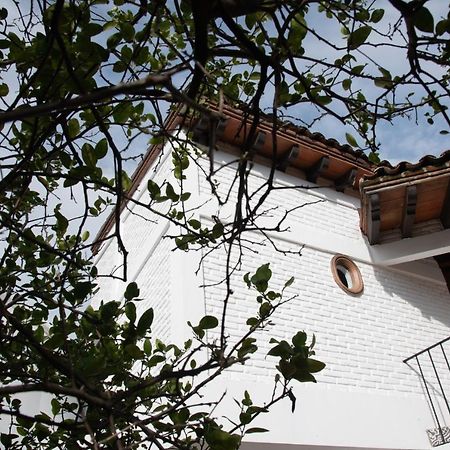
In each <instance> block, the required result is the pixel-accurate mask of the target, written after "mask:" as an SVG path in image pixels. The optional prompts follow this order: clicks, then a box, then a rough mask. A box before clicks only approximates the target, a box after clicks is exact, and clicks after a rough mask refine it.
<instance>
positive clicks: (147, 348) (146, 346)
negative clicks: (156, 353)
mask: <svg viewBox="0 0 450 450" xmlns="http://www.w3.org/2000/svg"><path fill="white" fill-rule="evenodd" d="M144 353H145V354H146V355H147V356H150V355H151V354H152V343H151V342H150V339H146V340H145V341H144Z"/></svg>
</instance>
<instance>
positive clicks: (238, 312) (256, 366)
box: [98, 153, 450, 448]
mask: <svg viewBox="0 0 450 450" xmlns="http://www.w3.org/2000/svg"><path fill="white" fill-rule="evenodd" d="M221 158H223V161H225V162H228V161H230V160H231V159H232V158H231V157H230V156H227V155H224V154H220V153H218V154H217V156H216V160H217V161H219V163H218V164H220V161H221ZM158 164H159V166H157V169H156V171H155V168H153V169H151V170H150V171H149V174H148V176H147V177H145V178H144V180H143V181H142V186H141V189H142V191H141V192H143V193H142V201H143V202H144V203H145V199H146V196H147V194H146V193H145V187H146V184H147V180H148V178H149V177H153V176H155V175H154V174H155V173H156V178H155V180H156V181H158V182H160V181H162V180H163V179H165V178H167V177H169V176H170V158H165V159H163V160H162V161H160V162H159V163H158ZM202 166H203V168H204V169H205V170H207V162H203V163H202ZM196 173H197V175H196V176H194V181H192V180H191V181H190V183H191V185H190V186H189V189H190V190H191V192H192V194H193V195H192V200H191V201H192V204H201V203H202V202H203V201H204V200H205V199H209V198H210V190H209V185H208V183H207V182H206V181H205V179H204V172H202V171H201V170H196ZM266 173H267V169H266V168H264V167H259V166H255V170H254V174H255V175H254V176H252V177H251V179H250V181H249V188H250V190H253V191H254V190H256V189H257V188H258V187H259V186H260V185H261V184H262V183H263V182H264V180H265V176H266V175H265V174H266ZM191 175H192V173H191ZM233 176H234V170H233V168H232V166H230V167H229V168H228V169H222V170H220V171H219V172H218V173H217V174H216V175H215V179H216V180H217V182H218V183H219V192H220V193H221V194H222V195H225V193H226V192H227V186H229V185H230V183H231V181H232V179H233ZM292 178H293V177H292V176H286V175H284V174H282V173H278V174H277V186H284V187H287V186H292ZM298 182H299V184H304V185H307V186H308V187H309V189H301V188H299V189H280V190H278V191H276V192H274V193H272V194H271V196H270V197H269V199H268V201H267V202H266V203H265V207H264V209H266V210H268V211H269V212H268V215H269V216H270V217H269V218H268V219H262V220H268V221H269V222H270V223H275V222H276V220H277V217H278V218H279V217H281V216H282V215H283V213H284V211H285V210H286V209H287V210H289V209H294V208H296V207H298V206H299V205H305V206H304V207H301V208H298V209H295V210H294V211H293V212H292V213H291V215H290V218H289V220H288V221H286V223H285V225H286V227H291V229H292V230H293V232H291V233H284V234H283V236H282V237H281V238H280V237H277V236H274V237H273V239H274V242H275V243H276V245H277V246H279V247H281V248H285V249H289V250H294V251H295V250H297V251H298V250H300V249H301V248H302V247H303V245H304V244H306V245H305V246H304V247H303V249H302V251H301V255H299V254H288V255H283V254H281V253H279V252H277V251H275V250H274V248H273V246H272V245H271V244H270V243H269V242H267V240H263V239H262V238H261V236H258V235H256V234H252V235H249V236H248V237H249V238H250V239H252V240H253V241H255V242H258V244H255V245H253V246H252V251H246V252H245V254H244V259H243V270H242V271H241V272H239V273H236V274H235V276H234V278H233V290H234V294H233V296H232V298H231V301H230V304H229V309H228V321H227V332H228V334H229V336H230V338H229V339H230V342H231V341H233V339H235V338H236V337H237V336H241V335H242V334H243V332H244V330H246V329H248V327H247V326H246V325H245V320H246V319H247V318H248V317H249V316H251V315H252V313H253V312H254V311H256V309H257V307H258V304H257V302H256V301H255V298H254V295H253V294H252V293H250V292H249V290H248V289H247V287H246V286H245V284H244V282H243V281H242V276H243V274H244V273H245V272H252V271H254V270H256V268H257V267H258V266H259V265H260V264H263V263H267V262H270V264H271V268H272V270H273V273H274V278H273V283H274V285H275V286H278V287H279V288H280V287H281V286H282V285H283V283H284V282H285V281H286V280H287V279H289V278H290V277H291V276H294V277H295V283H294V284H293V285H292V286H291V287H290V288H289V289H288V290H287V294H286V295H292V296H293V297H294V298H293V299H292V300H291V301H290V302H289V303H288V304H286V305H285V306H284V307H283V308H282V309H281V310H280V311H279V312H278V314H277V315H276V316H275V318H274V322H275V323H276V324H275V326H274V327H273V329H272V330H271V332H270V333H269V334H267V333H266V334H263V335H262V336H260V352H259V353H258V354H257V355H256V356H255V357H254V358H253V359H252V361H251V362H250V363H249V364H248V365H246V366H239V367H234V368H232V369H231V370H230V373H229V375H228V376H227V377H228V379H229V380H231V381H233V380H235V381H237V382H239V383H243V382H244V381H245V383H246V384H249V387H250V388H251V385H252V384H254V383H255V382H258V383H259V382H260V383H269V381H270V380H271V379H272V378H273V375H274V373H275V372H274V369H273V366H274V360H273V359H271V358H270V357H266V356H265V355H266V353H267V350H268V348H269V344H268V340H269V338H270V337H272V336H273V337H275V338H279V339H282V338H283V339H286V338H289V337H290V336H292V335H293V334H295V332H296V331H298V330H305V331H306V332H307V333H308V334H309V335H312V333H315V335H316V338H317V357H318V359H320V360H323V361H324V362H326V363H327V368H326V369H325V370H324V371H323V372H322V373H321V374H319V375H318V376H317V378H318V381H319V383H320V384H321V385H322V388H323V389H325V390H328V391H329V392H331V391H330V390H332V391H333V390H335V392H336V393H339V392H348V395H350V394H351V392H355V393H356V392H357V393H358V395H360V394H361V393H363V394H364V393H367V395H370V396H371V397H370V398H371V399H372V400H370V401H375V400H376V402H379V397H377V395H378V396H380V398H381V397H383V398H384V397H393V398H394V397H395V398H396V399H399V398H402V397H403V398H409V396H414V401H415V402H416V403H417V404H418V405H422V404H423V406H424V408H423V411H422V412H421V414H423V417H422V416H421V417H420V418H419V419H417V421H418V422H420V424H419V425H417V426H418V427H419V428H420V433H422V434H423V435H424V436H425V431H424V428H425V427H426V426H428V427H430V428H431V427H433V420H432V418H431V416H430V413H429V411H428V410H427V407H426V402H425V400H424V397H423V386H422V385H421V384H420V380H419V377H418V373H417V367H414V366H413V364H412V366H411V367H408V366H407V365H406V364H404V363H403V362H402V361H403V359H404V358H406V357H408V356H410V355H411V354H414V353H415V352H417V351H419V350H422V349H423V348H425V347H427V346H429V345H431V344H434V343H435V342H437V341H439V340H441V339H443V338H445V337H447V336H448V335H450V295H449V293H448V290H447V287H446V285H445V283H444V281H443V279H440V277H439V275H437V276H436V277H433V278H427V275H426V274H425V272H426V271H425V269H427V272H426V273H429V272H430V271H431V272H433V273H436V274H439V271H438V268H437V266H436V264H435V263H434V261H433V260H432V259H428V260H423V261H421V262H419V263H417V264H418V266H417V265H416V267H419V273H417V270H416V272H414V271H412V272H411V273H408V271H407V270H405V269H404V268H403V269H402V270H400V269H399V268H396V267H388V266H382V265H374V264H373V262H371V261H370V260H368V259H367V258H366V259H364V258H361V259H359V260H358V259H355V262H356V264H357V265H358V267H359V269H360V271H361V273H362V277H363V281H364V286H365V288H364V292H363V293H362V294H361V295H356V296H354V295H349V294H347V293H345V292H344V291H342V290H341V289H340V288H339V287H338V286H337V285H336V283H335V281H334V279H333V276H332V274H331V270H330V261H331V259H332V257H333V256H334V255H335V251H334V250H333V245H334V244H333V239H334V238H333V237H335V238H336V240H338V239H341V238H345V239H347V241H348V242H352V243H354V245H355V247H358V246H359V247H361V249H364V251H366V250H365V249H366V248H367V247H368V244H367V243H366V241H365V240H364V238H363V237H362V235H361V232H360V229H359V215H358V198H357V196H355V195H352V196H348V195H345V194H342V193H336V192H335V191H332V190H331V189H328V188H314V187H313V186H312V185H311V184H310V183H304V182H303V181H302V180H300V179H299V180H298ZM311 187H312V188H311ZM135 195H138V196H139V195H140V194H139V190H138V192H137V193H136V194H135ZM230 211H231V210H230V209H229V208H227V207H225V208H223V209H222V210H219V209H218V207H217V206H215V205H214V204H213V202H211V201H210V202H209V203H208V204H207V205H206V206H205V207H204V208H203V209H202V210H201V212H200V218H201V220H202V221H203V222H205V221H208V220H210V221H211V216H212V215H213V214H217V215H218V216H219V217H221V218H222V219H223V220H226V218H227V217H228V218H229V217H230ZM145 214H146V213H145V212H143V211H138V209H135V210H134V211H132V212H131V213H130V212H125V213H124V214H123V222H122V227H123V232H124V242H125V244H126V246H127V248H128V250H129V251H130V256H129V261H130V263H129V269H130V270H129V272H130V273H129V276H130V278H129V281H133V280H135V281H137V282H138V284H139V287H140V289H141V297H142V298H144V301H143V302H142V303H141V305H140V308H144V307H148V306H153V307H154V308H155V313H156V318H157V322H156V323H155V327H154V332H155V336H156V337H158V338H162V339H164V340H166V339H171V338H177V337H179V335H178V334H177V332H176V328H177V326H178V325H176V324H180V323H185V322H186V321H187V320H189V319H190V318H191V319H192V317H191V314H190V311H191V310H194V309H195V311H196V313H195V314H196V315H197V316H198V315H199V314H200V313H203V314H204V313H207V314H215V315H220V314H221V310H222V299H223V289H222V288H221V287H220V286H217V285H216V286H211V285H215V284H216V283H218V282H219V281H220V280H222V279H223V276H224V272H223V271H224V267H223V265H224V262H223V261H224V259H223V254H222V256H220V255H221V253H220V251H217V252H215V253H214V254H212V255H210V256H208V257H207V258H206V259H205V261H204V265H203V269H202V271H201V272H200V275H199V276H198V277H196V276H195V275H194V274H193V271H194V269H195V268H196V263H197V259H198V255H196V256H192V257H191V256H190V254H188V255H186V256H183V258H184V259H183V261H184V262H183V263H182V264H181V265H180V262H179V261H178V263H177V262H176V261H177V260H176V257H174V256H173V255H174V253H173V252H171V249H172V248H173V243H172V242H170V241H169V240H168V239H162V237H163V235H164V234H165V233H167V230H168V225H167V224H165V223H163V222H162V221H161V220H160V219H159V220H156V219H155V218H154V217H147V216H145ZM142 216H144V218H143V217H142ZM145 217H146V219H147V220H145ZM295 227H300V228H299V229H303V230H310V232H314V230H316V231H317V232H322V233H324V235H326V236H328V237H329V241H324V242H321V243H319V244H317V245H316V244H315V245H313V246H311V245H308V242H309V241H310V237H311V236H307V235H305V234H301V233H296V232H295V230H296V228H295ZM302 227H303V228H302ZM307 238H308V239H307ZM175 254H176V252H175ZM361 254H363V252H362V253H361ZM190 258H192V263H189V261H190ZM194 260H195V261H194ZM119 261H120V255H118V254H117V251H116V250H115V249H113V248H112V246H111V245H109V246H106V247H105V249H102V250H101V251H100V254H99V261H98V266H99V268H100V269H101V272H102V273H111V271H112V270H113V268H114V267H117V265H118V264H120V262H119ZM421 267H423V268H424V272H423V274H422V273H421V272H420V268H421ZM180 270H181V271H183V272H184V271H186V273H184V274H183V277H181V273H179V272H177V271H180ZM178 278H180V280H178ZM181 278H183V279H181ZM186 283H187V284H186ZM188 284H189V285H190V287H191V288H192V289H194V290H192V289H191V290H188V289H187V288H186V286H187V285H188ZM202 284H204V285H206V286H210V287H207V288H205V289H204V290H203V289H200V288H198V286H199V285H202ZM121 289H123V286H121V287H119V284H118V283H111V282H110V281H107V282H101V290H100V293H101V296H102V297H103V298H105V296H110V295H118V294H119V293H120V292H121ZM195 289H197V290H195ZM187 292H189V294H188V293H187ZM192 292H195V298H194V297H192ZM119 295H120V294H119ZM98 298H100V297H98ZM191 305H192V307H191ZM200 315H201V314H200ZM210 338H211V339H214V338H215V335H214V333H210ZM449 350H450V349H449ZM437 369H438V370H443V369H445V367H444V365H443V362H442V361H439V362H438V367H437ZM424 370H425V372H426V373H427V374H431V375H432V368H431V366H430V365H427V364H425V365H424ZM447 373H448V371H447ZM243 387H245V386H243ZM431 387H432V395H434V396H438V397H439V392H438V387H437V386H436V384H435V383H434V384H431ZM322 388H321V389H322ZM302 389H303V387H302ZM333 392H334V391H333ZM327 395H328V394H327ZM333 395H334V394H333ZM336 395H337V394H336ZM339 395H341V394H339ZM355 395H356V394H355ZM325 397H326V396H325ZM325 397H324V398H325ZM348 398H349V399H350V398H352V399H353V398H356V397H348ZM367 398H368V399H369V397H367ZM373 399H375V400H373ZM352 401H353V400H352ZM368 402H369V400H368ZM416 403H415V404H416ZM369 404H370V402H369V403H368V405H369ZM377 404H378V403H377ZM406 404H407V402H406V403H405V405H406ZM393 405H396V406H395V407H396V408H397V407H398V410H399V411H403V412H404V413H405V414H404V416H405V418H404V419H401V420H400V424H399V433H400V434H401V433H405V430H409V429H410V426H411V420H413V419H411V417H413V418H414V417H415V416H414V415H413V412H412V408H411V411H407V409H408V408H407V407H405V406H404V405H403V403H401V401H399V400H395V401H394V400H392V403H391V404H390V403H386V418H385V419H384V420H385V422H386V425H385V426H386V427H387V428H389V423H390V421H392V420H391V419H390V418H389V417H390V416H389V414H390V413H392V414H395V417H397V416H398V415H399V413H398V412H395V413H394V412H393V411H394V410H395V408H394V406H393ZM368 407H369V406H368ZM414 407H415V406H414ZM402 408H403V409H402ZM395 411H397V410H395ZM414 411H415V410H414ZM330 414H333V417H334V416H335V415H336V413H335V412H332V411H331V409H330ZM373 414H375V413H373ZM401 414H403V413H400V415H401ZM408 414H409V416H408ZM410 416H411V417H410ZM393 417H394V416H393ZM317 420H318V421H320V420H323V421H325V422H326V421H327V420H330V421H332V420H333V419H332V417H331V415H330V418H329V419H328V418H327V417H326V414H325V416H320V417H318V418H317ZM336 420H337V422H336V438H335V440H333V436H327V437H326V438H325V437H323V438H321V437H320V436H319V437H317V436H315V435H313V434H311V433H310V435H308V433H307V432H304V436H306V437H305V438H304V439H305V441H304V442H305V443H306V444H308V443H310V444H311V443H314V445H319V444H320V445H340V446H342V445H343V446H348V447H351V446H352V445H353V446H357V445H358V446H362V447H367V448H375V447H377V448H427V447H428V444H427V441H426V438H425V437H424V438H423V439H422V438H420V439H422V440H420V442H419V444H417V445H416V442H418V441H416V439H417V438H416V437H415V435H414V433H413V436H410V437H409V440H408V439H406V440H401V439H402V438H401V436H393V434H395V430H394V429H393V430H394V431H389V433H391V434H392V436H388V438H386V439H385V440H383V438H381V437H379V436H378V435H375V432H374V434H373V436H372V435H371V432H370V431H367V433H366V434H364V433H363V434H362V435H361V436H362V437H358V438H356V437H355V438H354V439H353V440H352V438H351V437H349V438H348V440H346V436H347V435H346V434H345V433H344V431H339V430H338V429H340V428H339V427H341V429H342V430H344V429H345V426H348V424H346V423H345V422H343V423H342V424H341V422H339V420H338V419H336ZM361 420H362V419H361ZM368 420H369V419H368ZM402 420H403V422H402ZM408 420H409V422H408ZM414 420H415V419H414ZM330 423H332V422H330ZM364 426H368V425H367V424H364ZM342 427H344V428H342ZM368 430H369V428H368ZM339 433H343V435H342V436H341V437H339V438H338V436H340V435H339ZM418 433H419V431H417V433H416V434H417V436H422V435H421V434H418ZM364 436H367V440H366V441H365V440H364V439H365V438H364ZM376 436H378V437H376ZM267 439H270V438H267ZM273 439H274V440H273V441H270V440H268V441H267V442H281V440H280V439H281V438H277V437H274V438H273ZM298 439H299V438H297V437H292V438H291V440H290V441H289V439H288V440H287V442H286V443H299V441H298ZM302 439H303V438H302ZM389 439H390V440H389ZM283 442H284V441H283ZM302 442H303V441H302ZM404 442H405V443H404ZM411 442H413V444H411ZM403 443H404V444H403ZM408 446H409V447H408Z"/></svg>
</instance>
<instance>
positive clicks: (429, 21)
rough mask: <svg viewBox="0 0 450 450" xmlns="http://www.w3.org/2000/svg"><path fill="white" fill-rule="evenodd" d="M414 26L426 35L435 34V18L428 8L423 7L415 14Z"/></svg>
mask: <svg viewBox="0 0 450 450" xmlns="http://www.w3.org/2000/svg"><path fill="white" fill-rule="evenodd" d="M413 20H414V26H415V27H416V28H417V29H419V30H420V31H423V32H425V33H433V31H434V18H433V14H431V12H430V10H429V9H428V8H425V6H422V7H421V8H419V9H418V11H416V13H415V14H414V19H413Z"/></svg>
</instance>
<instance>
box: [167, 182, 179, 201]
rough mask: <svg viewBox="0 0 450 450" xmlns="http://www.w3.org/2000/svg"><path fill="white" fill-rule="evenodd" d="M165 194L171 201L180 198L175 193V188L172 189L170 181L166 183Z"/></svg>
mask: <svg viewBox="0 0 450 450" xmlns="http://www.w3.org/2000/svg"><path fill="white" fill-rule="evenodd" d="M166 195H167V197H168V198H169V199H170V200H172V201H173V202H177V201H178V200H179V199H180V197H179V196H178V195H177V194H176V193H175V190H174V189H173V186H172V185H171V184H170V183H167V185H166Z"/></svg>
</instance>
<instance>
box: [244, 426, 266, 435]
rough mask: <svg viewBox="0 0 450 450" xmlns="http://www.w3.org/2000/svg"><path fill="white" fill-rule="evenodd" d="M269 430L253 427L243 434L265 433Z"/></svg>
mask: <svg viewBox="0 0 450 450" xmlns="http://www.w3.org/2000/svg"><path fill="white" fill-rule="evenodd" d="M268 431H269V430H268V429H266V428H259V427H253V428H249V429H248V430H246V431H245V434H252V433H267V432H268Z"/></svg>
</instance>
